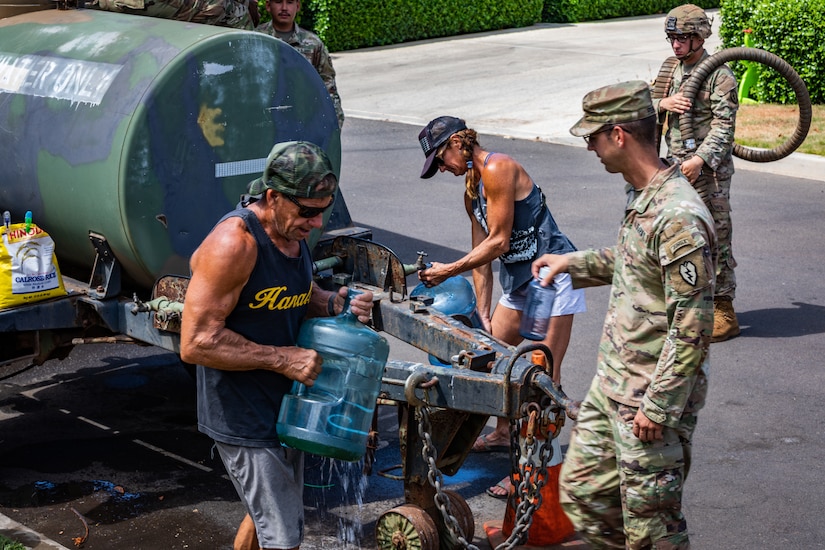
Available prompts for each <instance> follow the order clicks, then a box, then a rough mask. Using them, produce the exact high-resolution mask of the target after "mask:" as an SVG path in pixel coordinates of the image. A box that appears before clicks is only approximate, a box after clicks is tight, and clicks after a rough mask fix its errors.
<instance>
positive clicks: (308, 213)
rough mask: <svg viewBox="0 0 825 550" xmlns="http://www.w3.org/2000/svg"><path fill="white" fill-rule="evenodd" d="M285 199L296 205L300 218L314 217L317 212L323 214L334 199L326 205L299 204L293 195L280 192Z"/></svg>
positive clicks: (330, 206)
mask: <svg viewBox="0 0 825 550" xmlns="http://www.w3.org/2000/svg"><path fill="white" fill-rule="evenodd" d="M281 194H282V195H283V196H284V197H286V199H287V200H288V201H289V202H291V203H292V204H294V205H295V206H297V207H298V215H299V216H301V217H302V218H314V217H315V216H317V215H318V214H323V213H324V212H326V211H327V210H329V209H330V208H332V204H333V203H334V202H335V200H331V201H329V204H328V205H326V206H307V205H305V204H301V203H300V202H298V199H296V198H295V197H293V196H292V195H287V194H286V193H281Z"/></svg>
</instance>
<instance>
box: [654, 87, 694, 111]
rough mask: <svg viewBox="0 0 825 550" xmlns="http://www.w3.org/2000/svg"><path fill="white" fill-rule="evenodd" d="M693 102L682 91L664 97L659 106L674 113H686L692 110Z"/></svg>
mask: <svg viewBox="0 0 825 550" xmlns="http://www.w3.org/2000/svg"><path fill="white" fill-rule="evenodd" d="M691 104H692V102H691V101H690V100H689V99H688V98H686V97H685V94H683V93H682V92H679V93H676V94H673V95H672V96H668V97H665V98H662V100H661V101H659V107H660V108H662V109H664V110H665V111H670V112H672V113H677V114H680V115H681V114H684V113H686V112H688V111H689V110H690V106H691Z"/></svg>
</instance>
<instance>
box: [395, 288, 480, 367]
mask: <svg viewBox="0 0 825 550" xmlns="http://www.w3.org/2000/svg"><path fill="white" fill-rule="evenodd" d="M415 296H427V297H430V298H432V299H433V305H432V308H433V309H435V310H436V311H439V312H441V313H443V314H444V315H450V316H456V315H459V316H462V317H464V318H466V319H467V320H468V321H469V322H470V326H471V327H473V328H482V323H481V317H479V316H478V310H477V309H476V295H475V292H473V285H471V284H470V283H469V282H468V281H467V279H465V278H464V277H461V276H459V275H454V276H452V277H449V278H447V279H446V280H445V281H444V282H443V283H441V284H439V285H435V286H431V287H428V286H425V285H424V284H423V283H419V284H418V285H417V286H416V287H415V288H414V289H413V291H412V292H410V298H413V297H415ZM428 357H429V361H430V364H431V365H438V366H442V367H449V366H450V364H449V363H448V362H447V361H442V360H441V359H439V358H437V357H436V356H434V355H432V354H430V355H428Z"/></svg>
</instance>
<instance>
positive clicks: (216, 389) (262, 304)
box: [184, 208, 312, 447]
mask: <svg viewBox="0 0 825 550" xmlns="http://www.w3.org/2000/svg"><path fill="white" fill-rule="evenodd" d="M233 216H237V217H240V218H242V219H243V220H244V222H245V223H246V226H247V227H248V228H249V231H250V232H251V233H252V235H253V236H254V237H255V241H256V242H257V243H258V258H257V260H256V262H255V267H254V269H253V270H252V274H251V275H250V277H249V281H248V282H247V283H246V285H245V286H244V288H243V290H241V294H240V297H239V298H238V304H237V306H235V309H234V310H233V311H232V313H231V314H230V315H229V316H228V317H227V319H226V326H227V328H229V329H231V330H233V331H235V332H237V333H238V334H241V335H242V336H244V337H245V338H247V339H249V340H252V341H254V342H257V343H259V344H267V345H272V346H294V345H295V342H296V340H297V338H298V330H299V328H300V326H301V321H302V320H303V319H304V318H305V317H306V314H307V308H308V305H309V297H310V293H311V292H312V258H311V255H310V251H309V247H308V246H307V244H306V242H305V241H301V252H300V254H299V255H298V257H296V258H292V257H289V256H286V255H285V254H284V253H283V252H281V251H280V250H279V249H278V248H277V247H276V246H275V245H274V244H273V243H272V240H271V239H270V238H269V236H268V235H267V234H266V232H265V231H264V229H263V227H262V226H261V223H260V222H259V221H258V218H257V216H255V214H254V213H253V212H252V211H251V210H249V209H247V208H241V209H238V210H234V211H232V212H230V213H228V214H227V215H225V216H224V217H223V218H221V220H220V221H219V222H218V223H220V222H222V221H223V220H225V219H227V218H230V217H233ZM184 308H185V307H184ZM197 373H198V376H197V387H198V428H199V429H200V431H202V432H203V433H205V434H207V435H208V436H209V437H211V438H213V439H215V440H216V441H220V442H222V443H228V444H230V445H243V446H248V447H276V446H278V445H279V444H280V442H279V440H278V435H277V433H276V431H275V422H276V420H277V418H278V411H279V410H280V408H281V400H282V399H283V396H284V395H285V394H286V393H288V392H289V390H290V388H291V387H292V380H290V379H288V378H287V377H285V376H283V375H281V374H278V373H275V372H272V371H267V370H252V371H223V370H218V369H213V368H207V367H203V366H200V365H199V366H198V369H197Z"/></svg>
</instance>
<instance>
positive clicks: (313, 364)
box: [280, 347, 323, 386]
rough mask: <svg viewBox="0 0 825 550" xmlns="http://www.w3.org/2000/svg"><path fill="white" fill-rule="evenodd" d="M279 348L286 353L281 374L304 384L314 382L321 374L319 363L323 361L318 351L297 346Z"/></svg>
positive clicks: (308, 384) (307, 384) (309, 384)
mask: <svg viewBox="0 0 825 550" xmlns="http://www.w3.org/2000/svg"><path fill="white" fill-rule="evenodd" d="M281 349H282V350H284V351H286V353H287V357H286V365H285V366H284V367H283V368H282V369H281V371H280V372H281V374H283V375H284V376H286V377H287V378H289V379H290V380H296V381H298V382H300V383H301V384H304V385H306V386H312V385H313V384H315V380H316V379H317V378H318V375H319V374H321V363H322V362H323V359H321V356H320V355H318V352H317V351H315V350H313V349H304V348H299V347H289V348H281Z"/></svg>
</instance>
